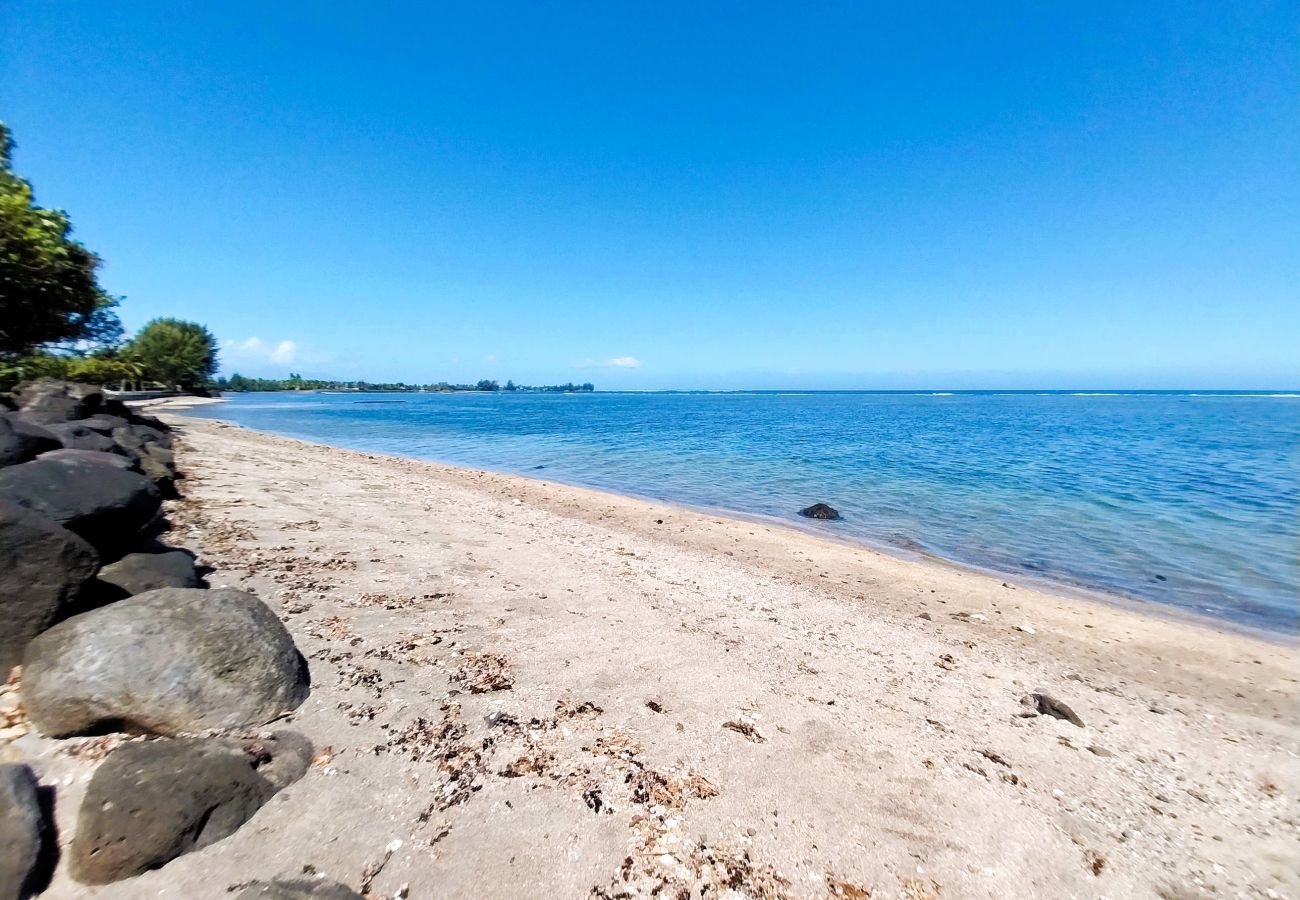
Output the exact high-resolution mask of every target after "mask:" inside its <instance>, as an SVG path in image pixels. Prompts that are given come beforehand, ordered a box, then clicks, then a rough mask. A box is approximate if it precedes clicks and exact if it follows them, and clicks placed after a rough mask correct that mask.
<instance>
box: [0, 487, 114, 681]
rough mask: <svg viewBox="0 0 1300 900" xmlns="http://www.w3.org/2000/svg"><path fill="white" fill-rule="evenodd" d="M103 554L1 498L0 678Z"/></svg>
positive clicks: (72, 598) (55, 616)
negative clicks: (97, 553) (96, 552)
mask: <svg viewBox="0 0 1300 900" xmlns="http://www.w3.org/2000/svg"><path fill="white" fill-rule="evenodd" d="M98 565H99V557H98V556H96V554H95V551H94V549H93V548H91V546H90V545H89V544H87V543H86V542H85V541H84V540H82V539H81V538H79V537H77V536H76V535H75V534H73V533H72V532H71V531H68V530H67V529H66V528H61V527H60V526H59V525H57V524H55V523H54V522H52V521H50V520H49V519H47V518H46V517H45V516H43V515H41V514H40V513H38V512H33V511H32V510H30V509H26V508H24V507H22V506H18V505H17V504H15V503H9V502H7V501H4V500H0V679H3V678H4V677H5V676H7V675H8V674H9V670H10V669H11V668H13V667H14V666H16V665H18V663H20V662H22V657H23V651H24V650H25V649H26V647H27V644H28V642H29V641H31V639H32V638H34V637H36V635H38V634H40V633H41V632H42V631H44V630H45V629H47V628H49V627H50V626H51V625H53V624H54V622H55V620H56V619H58V617H59V615H60V614H61V613H62V612H64V610H66V609H67V608H68V607H69V606H70V605H71V604H72V603H73V602H75V601H76V599H77V597H78V596H79V595H80V594H81V592H82V589H83V588H84V587H85V586H86V584H87V582H89V581H90V579H92V578H93V577H94V575H95V569H96V568H97V567H98Z"/></svg>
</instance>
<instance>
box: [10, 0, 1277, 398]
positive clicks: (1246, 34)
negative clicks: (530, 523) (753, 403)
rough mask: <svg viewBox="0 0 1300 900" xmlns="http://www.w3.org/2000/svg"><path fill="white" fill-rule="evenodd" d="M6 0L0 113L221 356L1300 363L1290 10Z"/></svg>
mask: <svg viewBox="0 0 1300 900" xmlns="http://www.w3.org/2000/svg"><path fill="white" fill-rule="evenodd" d="M811 6H813V5H810V4H794V3H790V4H784V5H780V6H778V5H772V4H765V3H754V2H743V3H742V2H735V3H715V4H708V3H705V4H701V3H698V2H695V3H683V4H677V3H653V4H625V3H610V2H608V0H605V2H600V3H587V4H579V3H560V4H540V3H529V4H522V3H521V4H509V3H494V4H486V3H483V4H479V3H467V4H437V5H435V4H429V3H410V4H401V3H389V2H368V3H330V2H313V3H271V4H266V3H256V4H255V3H243V2H223V3H210V4H195V3H166V2H156V0H150V2H129V0H114V2H105V3H5V4H3V5H0V118H4V119H5V120H7V121H8V122H9V124H10V126H11V127H12V128H13V130H14V132H15V135H16V138H17V140H18V143H19V149H18V153H17V159H16V162H17V167H18V169H19V171H20V172H22V173H23V174H24V175H25V176H27V177H28V178H29V179H30V180H31V181H32V182H33V183H34V185H35V187H36V189H37V198H38V200H39V201H40V202H42V203H44V204H46V205H50V206H57V207H62V208H64V209H67V210H68V211H69V212H70V213H71V214H72V216H73V221H74V222H75V224H76V226H77V231H78V235H79V236H80V238H81V239H82V240H84V241H85V242H86V243H87V244H88V245H89V246H91V247H92V248H93V249H95V250H96V251H98V252H99V253H100V254H101V255H102V256H103V257H104V259H105V261H106V264H105V267H104V270H103V279H102V280H103V283H104V285H105V287H106V288H107V289H108V290H110V291H111V292H112V293H115V294H121V295H125V297H126V301H125V303H124V305H123V307H122V313H123V318H124V320H125V322H126V324H127V325H128V326H129V327H136V326H139V325H140V324H142V323H143V322H144V321H146V320H148V319H149V318H151V317H153V316H157V315H178V316H182V317H186V318H193V319H196V320H199V321H202V322H205V323H207V324H208V325H209V326H210V327H211V328H212V330H213V331H214V332H215V333H216V334H217V335H218V337H219V338H220V339H221V341H222V344H223V369H224V371H226V372H230V371H231V370H232V369H239V370H240V371H242V372H244V373H246V374H261V375H277V374H278V375H283V374H286V373H287V372H288V371H289V370H290V369H292V370H294V371H300V372H303V373H305V374H308V375H320V376H333V377H348V378H353V377H368V378H370V379H372V380H388V379H393V380H397V379H403V380H407V381H434V380H442V379H447V380H477V379H478V378H481V377H495V378H499V379H502V380H504V379H506V378H513V379H515V380H516V381H521V382H555V381H568V380H571V379H572V380H577V381H585V380H591V381H594V382H596V383H597V385H598V386H599V387H605V388H620V387H633V388H672V387H680V388H700V387H706V388H736V387H758V388H778V387H800V388H810V387H826V388H845V387H862V388H894V387H905V388H906V387H921V388H930V387H958V388H965V387H1084V386H1094V387H1182V386H1187V387H1225V388H1234V387H1235V388H1242V387H1265V388H1268V387H1283V388H1293V387H1296V386H1297V385H1300V39H1298V37H1297V35H1298V34H1300V12H1298V10H1300V7H1297V5H1296V4H1295V3H1294V2H1281V3H1257V2H1250V0H1245V2H1222V0H1216V2H1207V3H1132V2H1124V3H1078V4H1062V3H1043V2H1037V0H1036V2H1031V3H1024V4H1006V5H1000V6H996V7H990V6H987V5H986V4H971V3H950V4H933V5H930V6H926V7H922V6H920V5H917V6H916V8H912V7H913V5H912V4H906V3H897V2H893V3H889V4H880V5H870V4H865V3H845V4H843V5H834V4H823V5H817V6H815V8H810V7H811Z"/></svg>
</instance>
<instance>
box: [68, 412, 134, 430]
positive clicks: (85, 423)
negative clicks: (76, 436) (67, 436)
mask: <svg viewBox="0 0 1300 900" xmlns="http://www.w3.org/2000/svg"><path fill="white" fill-rule="evenodd" d="M72 424H74V425H80V426H81V427H82V428H89V429H90V430H91V431H98V432H99V433H100V434H105V435H112V433H113V429H114V428H122V427H124V426H125V425H128V424H130V423H129V422H128V421H127V420H126V419H124V418H123V417H122V416H110V415H109V414H108V413H100V414H99V415H95V416H90V417H89V418H85V419H78V420H77V421H76V422H73V423H72Z"/></svg>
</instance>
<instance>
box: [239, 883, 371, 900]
mask: <svg viewBox="0 0 1300 900" xmlns="http://www.w3.org/2000/svg"><path fill="white" fill-rule="evenodd" d="M235 900H365V898H364V897H363V896H362V895H361V894H358V893H357V892H356V891H354V890H352V888H350V887H348V886H347V885H345V884H339V883H338V882H337V881H308V880H306V879H295V880H293V881H280V880H276V881H263V882H260V883H258V884H253V885H249V886H248V887H246V888H244V889H243V890H242V891H240V892H239V894H237V895H236V896H235Z"/></svg>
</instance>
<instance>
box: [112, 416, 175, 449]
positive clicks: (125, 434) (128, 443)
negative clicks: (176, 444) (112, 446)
mask: <svg viewBox="0 0 1300 900" xmlns="http://www.w3.org/2000/svg"><path fill="white" fill-rule="evenodd" d="M113 440H115V441H117V444H118V446H119V447H121V448H122V449H123V450H126V451H127V452H128V453H133V452H135V453H138V452H139V451H140V450H141V449H143V447H144V445H145V444H158V445H159V446H162V447H167V448H169V449H170V448H171V445H172V436H171V435H170V434H168V433H167V432H165V431H160V430H158V429H157V428H151V427H149V426H148V425H141V424H138V423H132V424H130V425H123V426H122V427H121V428H114V429H113Z"/></svg>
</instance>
